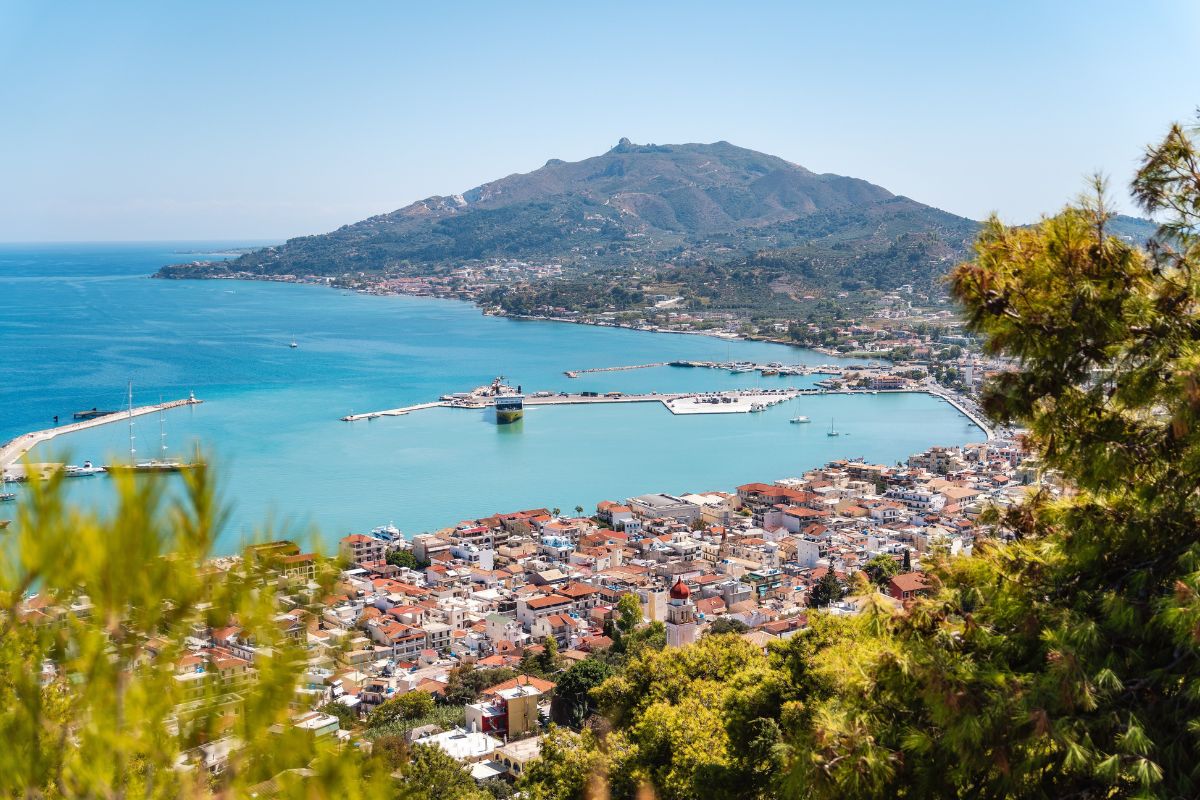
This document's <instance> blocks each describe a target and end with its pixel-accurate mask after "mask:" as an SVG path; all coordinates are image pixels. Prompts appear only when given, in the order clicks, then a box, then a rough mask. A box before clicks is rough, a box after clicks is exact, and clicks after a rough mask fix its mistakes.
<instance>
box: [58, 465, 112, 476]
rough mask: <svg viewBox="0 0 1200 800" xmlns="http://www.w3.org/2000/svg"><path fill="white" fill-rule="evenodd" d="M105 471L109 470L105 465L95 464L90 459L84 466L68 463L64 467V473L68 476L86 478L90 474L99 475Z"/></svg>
mask: <svg viewBox="0 0 1200 800" xmlns="http://www.w3.org/2000/svg"><path fill="white" fill-rule="evenodd" d="M103 472H107V470H106V469H104V467H97V466H95V465H94V464H92V462H90V461H85V462H83V466H77V465H75V464H67V465H66V466H65V467H63V475H65V476H66V477H68V478H86V477H88V476H90V475H99V474H101V473H103Z"/></svg>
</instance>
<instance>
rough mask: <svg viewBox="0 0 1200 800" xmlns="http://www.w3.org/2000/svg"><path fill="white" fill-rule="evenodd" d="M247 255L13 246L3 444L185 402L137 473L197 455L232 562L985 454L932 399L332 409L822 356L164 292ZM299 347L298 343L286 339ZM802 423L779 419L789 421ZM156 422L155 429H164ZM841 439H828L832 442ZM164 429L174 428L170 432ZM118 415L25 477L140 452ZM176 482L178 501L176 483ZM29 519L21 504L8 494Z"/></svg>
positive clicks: (371, 301) (961, 421)
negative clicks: (923, 455) (255, 554)
mask: <svg viewBox="0 0 1200 800" xmlns="http://www.w3.org/2000/svg"><path fill="white" fill-rule="evenodd" d="M253 244H257V243H247V242H169V243H162V242H159V243H134V244H124V243H122V244H115V243H104V244H44V245H28V244H6V245H0V442H2V441H5V440H7V439H9V438H11V437H13V436H17V435H19V434H21V433H25V432H28V431H32V430H39V429H42V428H47V427H51V426H52V425H53V424H54V417H55V416H56V415H57V416H58V418H59V420H60V422H61V423H62V424H66V423H68V422H70V421H71V415H72V413H73V412H75V411H79V410H84V409H92V408H99V409H104V410H118V409H121V408H123V407H125V406H126V405H127V402H128V400H127V391H128V386H129V385H130V384H132V386H133V395H134V397H133V400H134V403H135V405H144V404H150V403H154V402H158V401H159V400H160V399H166V400H170V399H177V398H182V397H186V396H187V395H188V394H189V393H192V392H194V393H195V395H196V397H197V398H199V399H201V400H203V401H204V402H203V404H201V405H197V406H190V407H186V408H181V409H176V410H173V411H170V412H167V413H166V414H164V415H163V418H162V420H161V421H160V420H159V419H158V418H157V417H156V416H153V415H151V416H145V417H139V418H137V419H136V420H135V424H134V429H133V438H134V446H135V448H136V449H137V451H138V454H139V457H152V456H156V455H158V454H159V452H160V445H161V442H162V440H163V439H162V437H160V434H163V433H165V441H166V445H167V448H168V452H169V453H170V454H171V455H173V456H186V455H188V454H189V453H190V452H192V450H193V448H195V447H200V448H202V450H203V452H204V453H205V454H206V458H207V459H208V461H209V463H212V464H214V465H215V466H216V472H217V475H218V484H219V487H220V497H221V499H222V502H223V503H224V504H225V506H226V507H227V509H228V516H227V521H226V523H225V525H224V527H223V530H222V532H221V536H220V538H219V539H218V548H217V549H218V551H220V552H222V553H228V552H236V551H237V550H238V549H239V548H240V547H241V546H242V545H243V544H244V543H245V542H247V541H250V540H251V539H254V538H257V537H261V536H264V535H266V536H272V537H276V536H294V537H296V538H299V539H301V540H303V541H305V542H306V543H314V544H318V545H321V546H323V547H324V548H325V549H326V550H329V549H332V548H334V547H336V542H337V540H338V539H339V538H340V537H342V536H344V535H346V534H347V533H351V532H356V531H364V530H368V529H370V528H373V527H375V526H378V525H384V524H395V525H396V526H398V527H399V528H401V529H402V530H403V531H404V532H405V534H406V535H409V536H411V535H413V534H417V533H421V532H426V531H433V530H437V529H439V528H443V527H446V526H450V525H454V524H456V523H457V522H459V521H461V520H466V519H474V518H478V517H481V516H486V515H488V514H492V513H498V512H506V511H513V510H519V509H527V508H559V509H561V510H562V511H564V512H566V513H574V509H575V508H576V507H582V508H584V509H586V510H587V511H589V512H590V511H591V510H593V509H594V507H595V505H596V503H597V502H598V501H601V500H606V499H607V500H620V499H624V498H627V497H630V496H634V495H639V494H644V493H648V492H667V493H684V492H702V491H710V490H723V491H732V490H733V488H734V487H735V486H737V485H739V484H742V483H747V482H751V481H773V480H775V479H779V478H786V477H791V476H797V475H800V474H802V473H803V472H804V471H805V470H808V469H810V468H812V467H816V466H819V465H822V464H824V463H826V462H828V461H830V460H833V459H838V458H864V459H867V460H868V461H872V462H877V463H895V462H898V461H902V460H903V459H905V458H907V457H908V456H909V455H910V454H912V453H916V452H919V451H921V450H924V449H926V448H928V447H930V446H932V445H960V444H964V443H968V442H974V441H982V440H983V438H984V435H983V432H982V431H981V430H980V429H979V428H978V427H976V426H975V425H974V424H972V423H971V422H970V421H969V420H968V419H966V418H965V417H964V416H962V415H961V414H960V413H959V412H958V411H956V410H955V409H954V408H953V407H952V406H950V405H949V404H947V403H945V402H944V401H941V400H939V399H937V398H934V397H930V396H927V395H922V394H878V395H854V396H847V395H827V396H804V397H801V398H798V399H796V400H792V401H789V402H786V403H782V404H779V405H776V406H773V407H771V408H769V409H768V410H766V411H765V412H763V413H760V414H720V415H695V416H674V415H672V414H671V413H670V412H668V411H667V410H666V409H665V408H663V407H661V406H660V405H658V404H651V403H634V404H621V405H591V406H557V407H531V408H527V410H526V414H525V418H524V419H523V420H522V421H520V422H518V423H516V424H513V425H496V424H495V422H494V420H493V418H492V415H491V413H490V412H486V411H469V410H462V409H449V408H436V409H431V410H425V411H418V412H414V413H412V414H409V415H406V416H400V417H382V418H378V419H373V420H370V421H358V422H353V423H349V422H343V421H341V419H340V418H341V417H343V416H345V415H347V414H351V413H363V412H368V411H374V410H381V409H389V408H395V407H399V406H405V405H410V404H415V403H422V402H427V401H431V400H435V399H437V398H438V397H439V396H440V395H442V394H445V393H450V392H461V391H468V390H470V389H472V388H474V387H476V386H480V385H483V384H486V383H489V382H491V381H492V379H494V378H496V377H497V376H504V379H505V381H506V382H507V383H510V384H513V385H518V384H519V385H520V386H521V387H522V389H523V390H524V391H525V392H526V393H531V392H535V391H554V392H558V391H568V390H570V391H582V390H592V391H597V392H608V391H621V392H651V391H658V392H678V391H704V390H718V389H733V388H755V387H788V386H797V387H805V386H810V385H811V384H812V382H813V381H814V380H816V379H815V378H811V377H805V378H798V377H794V376H792V377H763V376H761V375H759V374H757V373H743V374H732V373H729V372H727V371H724V370H712V369H696V368H691V369H689V368H683V367H655V368H650V369H639V370H629V371H614V372H594V373H587V374H583V375H581V376H580V377H578V378H575V379H572V378H569V377H567V376H566V375H565V374H564V372H565V371H567V370H582V369H593V368H598V367H612V366H621V365H632V364H647V363H656V362H666V361H673V360H680V359H685V360H719V361H727V360H747V361H755V362H759V363H766V362H772V361H778V362H781V363H785V364H810V365H811V364H828V363H833V362H834V361H835V359H833V358H831V357H830V356H827V355H823V354H820V353H816V352H813V351H809V350H804V349H800V348H793V347H789V346H786V345H779V344H770V343H763V342H746V341H728V340H724V339H719V338H715V337H711V336H700V335H682V334H668V333H653V332H640V331H631V330H625V329H616V328H605V327H597V326H588V325H574V324H569V323H559V322H549V321H523V320H513V319H507V318H499V317H489V316H484V315H483V314H481V313H480V310H479V309H478V308H476V307H475V306H473V305H471V304H469V303H466V302H460V301H454V300H443V299H433V298H418V297H404V296H383V297H380V296H372V295H366V294H357V293H352V292H346V291H341V290H337V289H333V288H329V287H323V286H309V285H298V284H287V283H273V282H252V281H224V280H215V281H165V280H154V279H151V278H150V275H152V274H153V273H154V271H155V270H157V269H158V268H159V267H160V266H162V265H164V264H168V263H175V262H180V261H190V260H195V259H201V258H213V257H222V256H225V255H228V254H229V253H231V252H232V251H233V249H234V248H237V247H245V246H248V245H253ZM293 341H295V342H296V344H297V345H298V346H297V347H295V348H292V347H290V344H291V342H293ZM799 414H803V415H806V416H808V417H810V418H811V419H812V423H811V424H808V425H796V424H789V420H790V419H791V418H792V417H793V416H796V415H799ZM160 423H161V425H160ZM831 425H832V426H836V428H837V430H839V431H840V432H841V433H842V435H841V436H838V437H830V436H826V432H827V430H828V429H829V428H830V426H831ZM160 428H161V430H160ZM129 448H130V430H129V427H128V425H127V423H126V421H124V420H121V421H117V422H114V423H111V424H108V425H103V426H99V427H97V428H92V429H89V430H86V431H81V432H77V433H73V434H68V435H64V436H61V437H59V438H56V439H55V440H53V441H52V442H49V443H47V444H45V445H42V446H40V447H38V448H37V449H35V450H34V451H33V453H32V456H31V457H32V459H33V460H34V461H68V462H70V463H81V462H82V461H84V460H91V461H93V462H96V463H103V462H105V461H107V460H109V459H128V457H129ZM140 479H141V480H165V481H168V482H170V483H171V485H172V490H177V489H178V485H179V483H180V479H179V478H178V477H174V476H167V477H164V476H148V477H144V478H140ZM67 484H68V487H69V488H68V495H69V498H70V499H71V500H72V501H73V502H75V503H78V504H80V505H81V506H84V507H87V508H92V509H95V510H96V511H98V512H99V513H110V512H111V510H112V508H113V492H112V487H111V484H110V481H109V479H107V478H106V477H104V476H97V477H93V478H79V479H72V480H70V481H68V482H67ZM12 488H15V491H17V493H18V495H19V496H18V499H17V501H16V502H15V503H3V504H0V519H13V518H15V517H16V512H17V507H18V506H19V504H20V503H21V502H22V497H23V495H24V493H25V492H26V491H27V490H26V488H25V487H21V486H15V487H14V486H13V485H11V484H10V489H12Z"/></svg>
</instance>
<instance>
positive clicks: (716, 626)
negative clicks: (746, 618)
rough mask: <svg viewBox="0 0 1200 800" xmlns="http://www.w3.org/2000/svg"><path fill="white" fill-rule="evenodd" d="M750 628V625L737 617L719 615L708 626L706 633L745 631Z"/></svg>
mask: <svg viewBox="0 0 1200 800" xmlns="http://www.w3.org/2000/svg"><path fill="white" fill-rule="evenodd" d="M748 630H750V626H749V625H747V624H746V623H744V622H742V621H741V620H740V619H738V618H737V617H717V618H716V619H715V620H713V622H712V624H711V625H709V626H708V630H707V631H706V633H707V634H710V635H713V636H716V635H718V634H722V633H745V632H746V631H748Z"/></svg>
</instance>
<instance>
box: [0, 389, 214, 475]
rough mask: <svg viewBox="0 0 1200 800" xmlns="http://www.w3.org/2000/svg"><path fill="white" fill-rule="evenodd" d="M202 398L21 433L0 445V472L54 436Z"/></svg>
mask: <svg viewBox="0 0 1200 800" xmlns="http://www.w3.org/2000/svg"><path fill="white" fill-rule="evenodd" d="M203 402H204V401H203V400H197V399H196V398H195V397H188V398H185V399H183V400H172V401H170V402H169V403H158V404H156V405H152V406H140V407H138V408H134V409H131V410H129V411H118V412H116V413H114V414H107V415H105V416H100V417H93V418H92V419H86V420H83V421H81V422H72V423H71V424H69V425H60V426H58V427H57V428H47V429H45V430H41V431H33V432H32V433H26V434H22V435H21V436H18V437H16V438H15V439H10V440H9V441H7V442H5V443H4V444H3V445H0V473H3V472H4V471H5V470H7V469H8V468H9V467H11V466H12V465H14V464H16V463H17V462H18V461H20V460H21V459H22V458H24V457H25V454H26V453H28V452H29V451H30V450H32V449H33V448H35V447H37V446H38V445H39V444H42V443H44V442H48V441H50V440H51V439H53V438H55V437H56V436H62V435H63V434H67V433H75V432H76V431H83V430H87V429H88V428H95V427H98V426H100V425H108V424H109V423H112V422H118V421H122V420H129V419H130V418H132V417H141V416H145V415H146V414H157V413H158V412H160V411H170V410H171V409H173V408H179V407H181V406H194V405H199V404H200V403H203Z"/></svg>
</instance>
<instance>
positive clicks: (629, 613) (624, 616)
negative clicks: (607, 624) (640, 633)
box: [617, 593, 642, 633]
mask: <svg viewBox="0 0 1200 800" xmlns="http://www.w3.org/2000/svg"><path fill="white" fill-rule="evenodd" d="M641 624H642V601H641V600H639V599H638V596H637V595H636V594H633V593H630V594H623V595H621V599H620V600H618V601H617V628H619V629H620V631H621V633H630V632H631V631H633V629H634V628H636V627H637V626H638V625H641Z"/></svg>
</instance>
